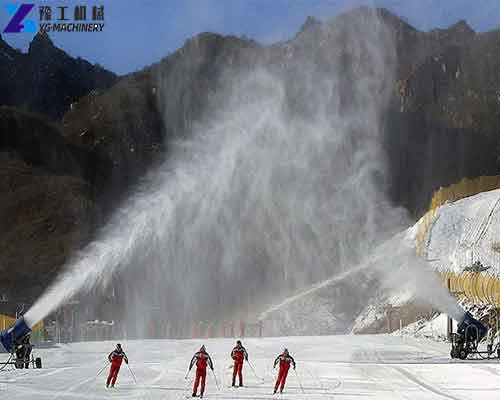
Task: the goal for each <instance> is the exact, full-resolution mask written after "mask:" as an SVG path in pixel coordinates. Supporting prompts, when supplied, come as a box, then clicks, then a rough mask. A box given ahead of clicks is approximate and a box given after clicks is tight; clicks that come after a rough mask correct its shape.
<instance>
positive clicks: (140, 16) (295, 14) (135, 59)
mask: <svg viewBox="0 0 500 400" xmlns="http://www.w3.org/2000/svg"><path fill="white" fill-rule="evenodd" d="M8 2H9V0H7V1H4V2H1V0H0V5H1V8H0V27H1V30H2V31H3V29H4V27H5V26H6V24H7V22H8V20H9V19H10V17H9V15H8V14H7V12H6V10H5V8H4V4H5V3H8ZM10 2H12V1H10ZM14 2H15V1H14ZM35 4H36V7H35V9H34V11H33V13H32V15H31V16H32V18H36V19H37V18H38V11H37V8H38V6H39V5H50V6H52V7H54V8H55V7H57V6H62V5H64V6H68V7H69V9H68V10H72V9H73V7H74V6H75V5H87V6H88V7H89V8H90V7H92V6H93V5H104V8H105V24H106V26H105V28H104V32H100V33H59V34H51V37H52V39H53V41H54V42H55V44H56V45H57V46H58V47H61V48H62V49H64V50H65V51H66V52H68V53H69V54H71V55H73V56H80V57H83V58H86V59H88V60H89V61H91V62H93V63H95V62H98V63H99V64H101V65H103V66H104V67H106V68H108V69H110V70H112V71H114V72H117V73H120V74H122V73H126V72H130V71H134V70H136V69H139V68H141V67H143V66H145V65H149V64H151V63H153V62H155V61H158V60H159V59H160V58H162V57H164V56H165V55H167V54H169V53H171V52H172V51H175V50H176V49H177V48H179V47H180V46H182V44H183V43H184V42H185V40H186V39H188V38H189V37H191V36H193V35H195V34H197V33H199V32H204V31H212V32H219V33H223V34H235V35H238V36H242V35H245V36H248V37H251V38H253V39H255V40H257V41H259V42H262V43H270V42H273V41H278V40H284V39H287V38H290V37H292V36H293V35H294V34H295V32H296V31H297V30H298V29H299V27H300V26H301V25H302V23H303V22H304V20H305V18H306V17H307V16H308V15H312V16H315V17H317V18H319V19H322V20H327V19H329V18H332V17H333V16H335V15H337V14H338V13H339V12H342V11H345V10H347V9H350V8H353V7H355V6H357V5H360V4H369V5H376V6H380V7H386V8H388V9H389V10H391V11H392V12H394V13H395V14H397V15H400V16H402V17H404V18H405V19H406V20H407V21H408V22H409V23H411V24H412V25H414V26H416V27H417V28H419V29H422V30H428V29H432V28H435V27H446V26H449V25H451V24H453V23H455V22H456V21H458V20H460V19H466V20H467V21H468V22H469V24H470V25H471V26H472V27H473V28H474V29H475V30H476V31H480V32H481V31H486V30H490V29H494V28H499V27H500V0H96V1H88V0H82V1H74V0H71V1H62V0H60V1H53V0H46V1H43V2H36V3H35ZM89 11H90V10H89ZM32 36H33V35H32V34H27V33H15V34H2V38H3V39H4V40H6V41H7V42H8V43H9V44H10V45H11V46H13V47H15V48H21V49H27V47H28V45H29V41H30V40H31V38H32Z"/></svg>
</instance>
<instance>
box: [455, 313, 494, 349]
mask: <svg viewBox="0 0 500 400" xmlns="http://www.w3.org/2000/svg"><path fill="white" fill-rule="evenodd" d="M457 333H459V334H460V335H462V336H463V337H464V339H465V340H466V341H468V342H469V341H476V342H480V341H481V339H482V338H484V337H485V336H486V334H487V333H488V329H487V328H486V327H485V326H484V325H483V324H482V323H481V322H479V321H478V320H477V319H475V318H474V317H473V316H472V314H471V313H470V312H466V313H465V314H464V317H463V319H462V321H460V323H459V324H458V327H457Z"/></svg>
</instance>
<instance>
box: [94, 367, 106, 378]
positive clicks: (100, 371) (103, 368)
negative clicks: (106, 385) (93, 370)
mask: <svg viewBox="0 0 500 400" xmlns="http://www.w3.org/2000/svg"><path fill="white" fill-rule="evenodd" d="M107 366H108V364H106V365H105V366H104V367H102V368H101V369H100V370H99V372H98V373H97V375H96V376H95V378H94V379H97V377H98V376H99V375H101V374H102V371H104V370H105V369H106V367H107Z"/></svg>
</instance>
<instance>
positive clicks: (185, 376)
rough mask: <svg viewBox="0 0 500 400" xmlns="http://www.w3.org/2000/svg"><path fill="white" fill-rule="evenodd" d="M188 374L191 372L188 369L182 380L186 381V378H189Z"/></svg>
mask: <svg viewBox="0 0 500 400" xmlns="http://www.w3.org/2000/svg"><path fill="white" fill-rule="evenodd" d="M190 372H191V370H190V369H188V371H187V372H186V376H185V377H184V379H187V378H188V376H189V373H190Z"/></svg>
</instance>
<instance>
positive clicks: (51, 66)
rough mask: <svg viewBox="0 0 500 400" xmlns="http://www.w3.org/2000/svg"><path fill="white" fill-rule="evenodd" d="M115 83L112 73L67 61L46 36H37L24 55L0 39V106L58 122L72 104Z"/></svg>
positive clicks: (92, 66) (65, 55)
mask: <svg viewBox="0 0 500 400" xmlns="http://www.w3.org/2000/svg"><path fill="white" fill-rule="evenodd" d="M116 79H117V77H116V75H115V74H113V73H112V72H109V71H106V70H105V69H103V68H101V67H99V66H95V65H92V64H90V63H89V62H88V61H85V60H83V59H81V58H76V59H75V58H72V57H70V56H69V55H67V54H66V53H65V52H64V51H62V50H61V49H58V48H57V47H55V46H54V44H53V43H52V41H51V40H50V38H49V36H48V35H47V34H40V33H38V34H36V35H35V37H34V38H33V41H32V42H31V44H30V47H29V51H28V53H26V54H24V53H21V52H19V51H17V50H14V49H12V48H11V47H10V46H9V45H8V44H7V43H6V42H5V41H4V40H2V38H1V37H0V104H3V105H9V106H16V107H20V108H22V109H24V110H27V111H34V112H39V113H42V114H46V115H48V116H50V117H52V118H54V119H59V118H60V117H62V116H63V115H64V113H65V112H66V111H68V110H69V108H70V104H71V103H72V102H74V101H76V100H78V99H79V98H81V97H82V96H84V95H86V94H87V93H89V92H90V91H91V90H93V89H96V88H100V89H107V88H109V87H110V86H112V85H113V84H114V82H115V81H116Z"/></svg>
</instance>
